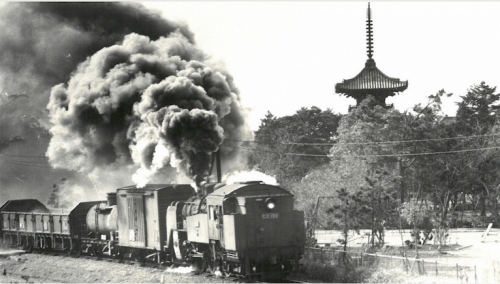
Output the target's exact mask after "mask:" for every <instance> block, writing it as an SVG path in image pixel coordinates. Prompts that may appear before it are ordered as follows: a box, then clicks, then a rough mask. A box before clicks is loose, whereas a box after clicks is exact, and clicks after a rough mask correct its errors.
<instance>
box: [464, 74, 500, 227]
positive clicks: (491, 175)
mask: <svg viewBox="0 0 500 284" xmlns="http://www.w3.org/2000/svg"><path fill="white" fill-rule="evenodd" d="M495 92H496V87H490V86H489V85H487V84H486V83H485V82H481V83H480V84H479V85H474V86H472V87H471V88H470V89H469V90H468V92H467V94H466V95H465V96H461V98H462V101H461V102H459V103H458V110H457V129H456V132H457V133H458V134H462V135H465V136H476V137H475V138H474V139H468V140H464V141H462V142H460V143H459V146H460V147H461V148H464V149H466V148H469V149H473V148H478V147H479V148H481V147H483V148H484V147H486V146H489V147H492V146H496V145H498V144H496V141H497V139H496V138H495V136H494V135H496V134H498V130H497V128H496V127H495V126H496V125H498V124H499V117H500V116H499V115H500V106H499V105H498V104H499V103H500V93H495ZM486 134H489V136H484V135H486ZM482 136H484V137H482ZM496 154H497V151H495V149H490V150H488V151H486V152H482V153H481V154H480V155H477V154H476V153H464V154H462V155H461V156H462V157H463V160H466V161H467V162H466V163H465V165H467V167H466V168H465V169H464V170H463V177H467V179H465V180H464V182H463V185H464V186H466V187H468V188H470V190H471V191H472V192H473V193H475V194H478V195H479V200H480V204H481V216H485V215H486V207H487V204H486V200H487V199H490V202H491V201H494V202H493V204H496V197H495V196H496V194H494V193H493V192H495V191H494V190H492V189H494V188H496V186H497V185H496V179H497V177H496V175H497V174H496V172H497V171H498V166H499V164H500V163H499V162H498V161H497V159H496V157H497V155H496ZM490 193H493V195H491V196H490ZM492 214H494V216H498V211H497V210H493V212H492ZM495 218H496V220H498V219H497V218H498V217H495Z"/></svg>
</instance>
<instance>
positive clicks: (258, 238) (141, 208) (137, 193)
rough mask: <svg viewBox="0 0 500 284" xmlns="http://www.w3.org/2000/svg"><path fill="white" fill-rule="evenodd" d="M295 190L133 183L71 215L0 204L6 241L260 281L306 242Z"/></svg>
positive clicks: (29, 202)
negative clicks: (199, 190) (197, 188)
mask: <svg viewBox="0 0 500 284" xmlns="http://www.w3.org/2000/svg"><path fill="white" fill-rule="evenodd" d="M293 201H294V198H293V195H292V194H291V193H290V192H288V191H287V190H285V189H283V188H281V187H279V186H273V185H268V184H264V183H262V182H245V183H236V184H229V185H225V184H223V183H210V184H207V185H205V186H204V192H203V194H200V193H198V194H197V193H196V192H195V190H194V189H193V187H191V186H190V185H187V184H148V185H146V186H145V187H143V188H138V187H136V186H128V187H123V188H119V189H117V190H116V192H112V193H108V198H107V201H92V202H81V203H79V204H78V205H76V206H75V207H74V208H72V209H71V210H70V211H69V213H61V212H54V211H53V210H52V211H51V210H49V209H48V208H47V207H45V205H43V204H42V203H41V202H39V201H38V200H35V199H24V200H10V201H7V202H6V203H5V204H4V205H3V206H2V207H0V216H1V221H0V223H1V226H2V227H1V234H2V239H3V243H4V244H8V245H11V246H22V247H24V248H25V249H27V250H32V249H40V250H59V251H65V252H67V253H68V254H74V255H80V254H91V255H95V256H98V257H102V256H108V257H113V258H120V259H122V258H131V259H135V260H136V261H140V262H146V261H154V262H157V263H169V264H179V265H192V266H193V268H194V269H195V270H196V271H199V272H201V271H205V270H207V269H208V270H209V271H210V272H212V273H216V271H219V272H220V273H226V274H239V275H242V276H244V277H248V278H257V279H284V278H285V277H286V275H288V274H289V273H290V272H291V271H292V270H293V269H296V268H298V263H299V260H300V258H301V257H302V254H303V250H304V246H305V228H304V213H303V212H302V211H297V210H294V209H293Z"/></svg>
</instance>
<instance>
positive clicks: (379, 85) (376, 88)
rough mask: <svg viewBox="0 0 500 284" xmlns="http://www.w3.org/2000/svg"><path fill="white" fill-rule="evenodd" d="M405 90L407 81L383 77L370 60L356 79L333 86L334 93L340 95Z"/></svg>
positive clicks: (373, 61)
mask: <svg viewBox="0 0 500 284" xmlns="http://www.w3.org/2000/svg"><path fill="white" fill-rule="evenodd" d="M406 88H408V81H400V80H399V79H397V78H392V77H389V76H387V75H385V74H384V73H383V72H382V71H380V70H379V69H378V68H377V66H376V65H375V60H373V59H371V58H370V59H368V60H367V61H366V64H365V68H363V70H361V72H360V73H359V74H358V75H356V77H354V78H352V79H347V80H343V82H342V83H338V84H335V92H336V93H340V94H355V93H370V92H373V93H379V92H384V93H385V92H402V91H404V90H406Z"/></svg>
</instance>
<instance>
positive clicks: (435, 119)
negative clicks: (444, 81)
mask: <svg viewBox="0 0 500 284" xmlns="http://www.w3.org/2000/svg"><path fill="white" fill-rule="evenodd" d="M451 95H452V94H449V93H446V92H445V91H444V90H441V91H438V92H437V93H436V94H433V95H430V96H428V102H427V103H426V104H417V105H415V106H414V107H413V108H412V109H410V110H407V111H399V110H396V109H394V108H384V107H381V106H380V105H378V104H377V103H376V100H375V99H374V98H373V97H368V98H367V99H366V100H365V101H363V102H362V103H361V104H360V105H359V106H357V107H356V108H355V109H353V110H351V111H350V112H349V113H348V114H345V115H340V114H336V113H333V112H332V111H331V110H330V109H327V110H321V109H320V108H318V107H311V108H301V109H300V110H298V111H297V112H296V113H295V114H294V115H291V116H285V117H279V118H278V117H276V116H274V115H273V114H272V113H270V112H268V114H267V115H266V116H265V118H263V119H262V120H261V125H260V127H259V129H258V130H257V131H256V133H255V140H254V141H253V142H241V143H240V144H244V143H246V144H247V145H245V148H246V149H249V150H250V151H249V157H250V163H251V165H252V167H253V168H255V169H258V170H260V171H262V172H264V173H266V174H269V175H272V176H275V177H276V179H277V180H278V182H279V183H280V184H282V185H283V186H285V187H286V188H288V189H290V190H291V191H292V192H293V193H294V194H295V196H296V200H297V204H296V206H297V207H298V208H299V209H301V210H305V211H306V215H307V216H308V217H311V216H312V215H314V214H315V211H314V210H315V206H316V203H317V200H318V197H320V196H330V197H331V198H328V199H325V202H324V204H323V205H322V206H321V207H319V210H318V212H317V220H316V221H317V225H318V228H325V229H339V230H344V231H347V230H352V229H355V230H356V229H361V228H363V229H372V231H373V233H374V235H376V236H378V237H379V239H382V238H383V234H382V233H381V232H382V230H383V228H398V227H399V228H400V227H406V228H414V229H415V234H417V233H418V231H419V230H421V229H423V230H425V229H427V230H430V229H434V230H435V231H436V235H437V237H438V239H439V241H441V242H444V240H445V236H446V232H447V230H448V228H450V227H463V226H473V225H474V224H465V221H463V211H464V209H474V210H477V211H478V213H479V214H480V216H483V218H484V220H486V219H487V221H488V222H493V223H495V224H496V225H500V215H499V209H500V208H499V204H498V197H499V194H500V120H499V118H500V106H499V105H500V94H499V93H496V87H490V86H489V85H487V84H486V83H485V82H481V83H480V84H478V85H473V86H472V87H471V88H470V89H469V90H468V91H467V93H466V94H465V95H462V96H460V101H459V102H458V103H457V104H458V109H457V112H456V115H455V116H454V117H448V116H446V115H444V113H443V112H442V99H443V98H444V97H449V96H451ZM460 212H461V214H462V218H460V214H459V213H460ZM486 216H488V217H486ZM381 241H382V242H383V239H382V240H381Z"/></svg>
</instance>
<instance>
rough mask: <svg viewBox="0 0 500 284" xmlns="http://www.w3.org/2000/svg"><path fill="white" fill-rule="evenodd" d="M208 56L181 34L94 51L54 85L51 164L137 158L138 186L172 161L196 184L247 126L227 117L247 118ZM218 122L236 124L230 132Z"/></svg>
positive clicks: (131, 39)
mask: <svg viewBox="0 0 500 284" xmlns="http://www.w3.org/2000/svg"><path fill="white" fill-rule="evenodd" d="M206 57H207V56H206V55H205V54H204V53H203V52H202V51H201V50H200V49H199V48H197V47H196V46H195V45H194V44H193V43H191V42H190V41H189V39H188V38H186V37H185V36H183V35H182V34H181V33H179V32H173V33H171V34H169V35H168V36H166V37H160V38H159V39H157V40H151V39H150V38H149V37H147V36H143V35H139V34H136V33H132V34H129V35H126V36H125V37H124V40H123V41H122V42H120V43H118V44H115V45H113V46H110V47H106V48H103V49H101V50H99V51H98V52H96V53H95V54H94V55H92V56H91V57H90V58H88V59H87V60H86V61H85V62H83V63H82V64H80V65H79V66H78V68H77V70H76V72H75V73H74V74H73V76H72V78H71V79H70V80H69V82H68V84H67V85H66V84H59V85H57V86H55V87H53V88H52V91H51V96H50V101H49V104H48V106H47V108H48V110H49V112H50V115H49V116H50V118H51V123H52V124H53V125H54V126H53V127H52V128H51V129H50V132H51V134H52V136H53V137H52V140H51V142H50V144H49V148H48V150H47V156H48V157H49V161H50V162H51V164H52V165H54V166H55V167H58V168H66V169H70V170H76V171H82V172H89V171H91V170H92V169H93V168H95V167H101V166H108V165H110V164H116V163H118V164H127V163H129V162H133V163H134V164H136V165H138V166H139V167H140V168H139V169H138V170H137V172H136V173H135V174H134V176H133V179H134V181H135V182H136V183H138V185H140V186H144V185H145V183H146V182H148V181H149V180H150V179H151V178H152V177H153V176H154V175H155V174H157V173H158V171H159V170H160V169H162V168H164V167H165V166H166V165H170V166H172V167H176V168H179V169H181V170H183V171H184V172H185V173H186V174H187V175H188V176H190V177H191V178H192V179H193V180H195V182H196V183H197V184H199V183H200V182H201V181H202V180H203V179H204V178H205V177H206V176H207V175H208V174H209V173H208V170H209V168H210V160H211V155H212V153H214V152H216V151H217V150H218V149H219V146H220V144H221V143H222V141H223V138H224V135H227V136H230V137H231V136H233V135H234V134H235V133H236V134H237V133H238V132H239V131H241V129H239V128H242V127H246V126H245V124H242V122H244V120H236V121H235V122H234V121H227V120H228V118H226V117H228V116H227V115H228V114H230V113H233V115H234V113H236V114H237V116H236V117H237V118H240V117H241V116H242V113H241V106H240V104H239V98H238V95H237V94H236V93H235V91H236V90H232V89H231V85H230V84H229V83H228V81H227V77H226V76H225V75H223V73H221V72H219V71H218V70H217V69H216V68H214V67H211V66H210V65H209V64H208V63H207V62H206ZM229 118H231V117H229ZM219 121H221V122H222V123H221V125H226V126H227V125H231V126H232V127H231V128H228V129H227V132H226V133H225V129H224V128H223V127H222V126H221V125H219ZM235 130H236V131H235ZM68 157H70V159H68Z"/></svg>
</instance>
